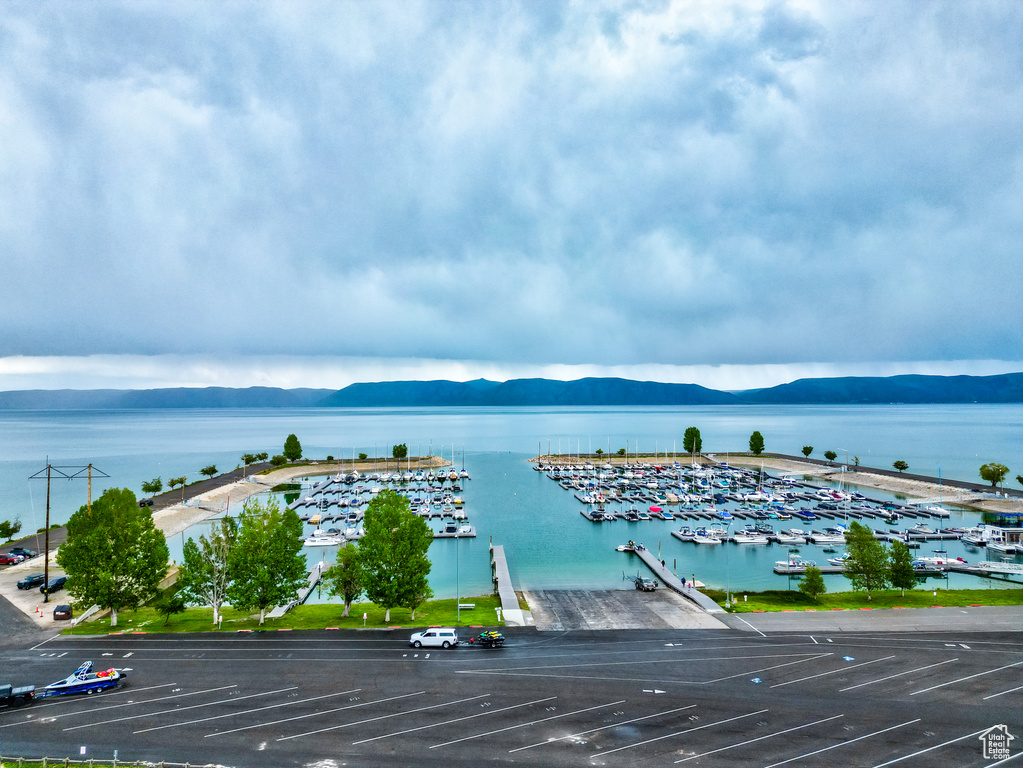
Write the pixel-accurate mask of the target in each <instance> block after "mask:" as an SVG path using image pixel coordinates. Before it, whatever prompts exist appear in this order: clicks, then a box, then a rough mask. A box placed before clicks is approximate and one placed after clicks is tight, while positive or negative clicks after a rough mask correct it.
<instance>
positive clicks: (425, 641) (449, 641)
mask: <svg viewBox="0 0 1023 768" xmlns="http://www.w3.org/2000/svg"><path fill="white" fill-rule="evenodd" d="M408 644H409V645H411V646H412V647H413V648H422V647H423V646H426V647H427V648H431V647H432V648H454V647H455V646H456V645H458V633H457V632H456V631H455V630H454V629H452V628H451V627H434V628H433V629H427V630H425V631H423V632H416V633H415V634H414V635H412V637H411V638H409V641H408Z"/></svg>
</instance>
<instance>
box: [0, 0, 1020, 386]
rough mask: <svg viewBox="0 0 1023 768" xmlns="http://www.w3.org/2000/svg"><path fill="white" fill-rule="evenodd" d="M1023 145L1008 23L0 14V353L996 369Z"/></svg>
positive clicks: (716, 16) (568, 12)
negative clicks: (964, 364) (934, 364)
mask: <svg viewBox="0 0 1023 768" xmlns="http://www.w3.org/2000/svg"><path fill="white" fill-rule="evenodd" d="M1021 125H1023V5H1020V4H1018V3H1003V2H976V3H956V2H949V3H928V2H915V3H886V2H871V3H856V2H848V3H812V2H788V3H787V2H778V3H761V2H748V3H745V2H719V1H718V0H706V2H698V1H695V0H694V1H691V2H620V3H606V4H601V3H595V2H577V3H555V2H523V3H511V2H499V3H486V2H472V3H461V2H423V3H414V2H406V1H402V2H394V3H387V2H376V3H368V2H367V3H338V2H325V3H310V2H287V3H213V4H211V3H205V2H202V3H199V2H195V3H188V2H177V3H158V2H153V3H141V2H126V3H113V2H97V3H73V2H60V3H47V2H43V3H36V2H26V3H5V4H4V6H3V8H2V9H0V182H2V183H0V247H2V249H3V254H4V256H3V266H4V280H3V281H2V287H0V301H2V309H0V318H2V321H3V322H2V323H0V357H19V356H49V357H58V358H59V357H61V356H89V355H115V356H116V355H126V356H147V355H176V356H189V355H195V356H209V357H212V358H216V357H217V356H241V357H245V356H252V357H260V356H282V355H287V356H298V357H302V356H327V357H336V358H346V359H354V358H372V359H374V360H381V359H382V360H386V359H389V358H393V359H394V360H396V361H397V360H409V359H424V360H452V361H478V362H479V363H480V364H481V365H486V364H489V363H495V362H496V363H502V364H506V365H509V366H518V367H522V366H556V365H570V366H572V365H575V366H587V365H591V366H592V365H599V366H651V365H666V366H705V365H789V364H796V363H803V362H810V361H823V362H828V363H834V364H836V365H842V364H851V363H885V364H887V363H892V362H899V361H906V362H911V361H943V360H944V361H947V360H959V361H969V360H972V359H976V360H983V359H999V358H1003V357H1005V356H1006V355H1007V354H1009V355H1013V356H1016V355H1018V352H1017V350H1019V349H1020V348H1021V347H1023V322H1021V321H1023V312H1021V310H1020V304H1019V291H1020V286H1021V285H1023V258H1021V252H1020V243H1023V131H1021V129H1020V126H1021ZM254 383H255V382H254Z"/></svg>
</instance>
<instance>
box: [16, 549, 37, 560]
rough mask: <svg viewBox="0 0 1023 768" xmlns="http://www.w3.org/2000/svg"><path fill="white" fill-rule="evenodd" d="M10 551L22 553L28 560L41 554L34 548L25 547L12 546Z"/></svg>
mask: <svg viewBox="0 0 1023 768" xmlns="http://www.w3.org/2000/svg"><path fill="white" fill-rule="evenodd" d="M10 553H11V554H12V555H21V556H22V557H24V558H25V559H26V560H31V559H32V558H33V557H35V556H36V555H38V554H39V553H38V552H36V551H35V550H34V549H25V548H24V547H11V549H10Z"/></svg>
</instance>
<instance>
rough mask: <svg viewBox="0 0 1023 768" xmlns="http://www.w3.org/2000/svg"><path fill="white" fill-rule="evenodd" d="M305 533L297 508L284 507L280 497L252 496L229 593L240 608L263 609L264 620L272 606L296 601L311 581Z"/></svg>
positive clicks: (236, 547) (240, 521)
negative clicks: (309, 579)
mask: <svg viewBox="0 0 1023 768" xmlns="http://www.w3.org/2000/svg"><path fill="white" fill-rule="evenodd" d="M301 535H302V521H301V520H299V519H298V515H297V514H296V513H295V511H294V510H292V509H285V510H284V511H283V512H282V511H281V509H280V506H279V505H278V503H277V500H276V499H274V498H270V499H267V500H266V501H265V502H260V501H258V500H256V499H249V500H248V501H247V502H245V509H244V510H243V511H242V513H241V514H240V515H239V516H238V537H237V539H236V541H235V544H234V546H233V547H232V548H231V554H230V559H229V568H230V571H231V576H232V580H231V584H230V586H229V587H228V590H227V594H228V598H229V600H230V601H231V604H232V605H234V606H235V607H246V608H258V609H259V623H260V625H262V624H263V621H264V619H265V618H266V610H267V608H273V607H274V606H278V605H284V604H285V603H287V602H289V601H291V600H294V599H295V598H296V597H298V590H299V589H300V588H302V587H303V586H305V583H306V563H305V558H304V557H303V556H302V541H301V540H300V539H299V536H301Z"/></svg>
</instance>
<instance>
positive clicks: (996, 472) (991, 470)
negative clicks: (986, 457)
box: [980, 463, 1009, 488]
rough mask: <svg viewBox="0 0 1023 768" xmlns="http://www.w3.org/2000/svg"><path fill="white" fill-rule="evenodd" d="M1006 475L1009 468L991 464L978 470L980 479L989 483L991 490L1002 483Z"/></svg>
mask: <svg viewBox="0 0 1023 768" xmlns="http://www.w3.org/2000/svg"><path fill="white" fill-rule="evenodd" d="M1007 474H1009V468H1008V467H1007V466H1005V465H1004V464H994V463H991V464H985V465H984V466H983V467H981V468H980V476H981V478H983V479H984V480H987V481H988V482H989V483H991V487H992V488H994V487H995V486H997V485H998V484H999V483H1000V482H1002V480H1004V479H1005V476H1006V475H1007Z"/></svg>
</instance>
